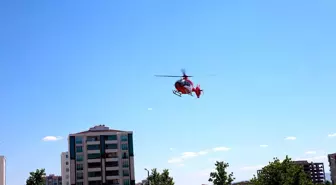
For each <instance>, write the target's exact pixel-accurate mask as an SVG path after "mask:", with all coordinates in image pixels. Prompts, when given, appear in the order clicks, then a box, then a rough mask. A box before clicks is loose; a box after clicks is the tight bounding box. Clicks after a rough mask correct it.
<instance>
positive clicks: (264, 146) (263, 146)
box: [260, 145, 268, 148]
mask: <svg viewBox="0 0 336 185" xmlns="http://www.w3.org/2000/svg"><path fill="white" fill-rule="evenodd" d="M260 147H261V148H266V147H268V145H260Z"/></svg>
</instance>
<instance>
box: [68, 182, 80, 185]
mask: <svg viewBox="0 0 336 185" xmlns="http://www.w3.org/2000/svg"><path fill="white" fill-rule="evenodd" d="M66 185H70V184H69V182H67V183H66ZM77 185H78V182H77ZM81 185H83V183H82V184H81Z"/></svg>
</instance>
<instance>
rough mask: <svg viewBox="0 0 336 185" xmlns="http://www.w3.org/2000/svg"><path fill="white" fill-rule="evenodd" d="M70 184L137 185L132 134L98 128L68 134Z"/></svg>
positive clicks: (104, 127)
mask: <svg viewBox="0 0 336 185" xmlns="http://www.w3.org/2000/svg"><path fill="white" fill-rule="evenodd" d="M69 157H70V184H71V185H135V175H134V151H133V133H132V132H131V131H121V130H113V129H110V128H109V127H106V126H105V125H98V126H94V127H92V128H90V129H89V130H87V131H83V132H79V133H75V134H70V135H69Z"/></svg>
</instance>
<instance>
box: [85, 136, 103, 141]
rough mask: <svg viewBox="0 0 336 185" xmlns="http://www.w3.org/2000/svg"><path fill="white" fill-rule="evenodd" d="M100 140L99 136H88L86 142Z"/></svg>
mask: <svg viewBox="0 0 336 185" xmlns="http://www.w3.org/2000/svg"><path fill="white" fill-rule="evenodd" d="M99 140H100V139H99V137H98V136H88V137H87V138H86V142H88V141H99Z"/></svg>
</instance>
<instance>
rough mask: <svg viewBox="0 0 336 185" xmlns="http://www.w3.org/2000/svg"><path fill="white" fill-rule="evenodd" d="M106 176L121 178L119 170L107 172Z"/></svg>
mask: <svg viewBox="0 0 336 185" xmlns="http://www.w3.org/2000/svg"><path fill="white" fill-rule="evenodd" d="M106 176H119V171H118V170H112V171H106Z"/></svg>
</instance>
